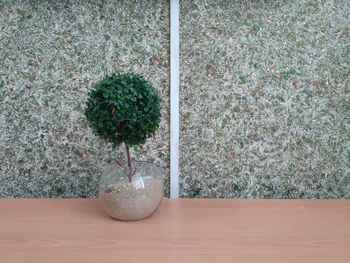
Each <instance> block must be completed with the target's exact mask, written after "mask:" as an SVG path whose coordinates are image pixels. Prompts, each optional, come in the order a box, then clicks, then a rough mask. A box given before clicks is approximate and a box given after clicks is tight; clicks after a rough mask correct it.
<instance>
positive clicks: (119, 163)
mask: <svg viewBox="0 0 350 263" xmlns="http://www.w3.org/2000/svg"><path fill="white" fill-rule="evenodd" d="M115 162H116V163H117V164H118V165H119V166H120V167H123V165H122V164H121V162H119V161H118V160H115Z"/></svg>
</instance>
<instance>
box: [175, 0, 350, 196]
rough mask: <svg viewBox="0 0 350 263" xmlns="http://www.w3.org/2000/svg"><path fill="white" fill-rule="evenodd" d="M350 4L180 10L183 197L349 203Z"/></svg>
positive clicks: (185, 5)
mask: <svg viewBox="0 0 350 263" xmlns="http://www.w3.org/2000/svg"><path fill="white" fill-rule="evenodd" d="M349 4H350V2H349V1H345V0H344V1H333V0H326V1H315V0H307V1H305V0H301V1H300V0H298V1H296V0H295V1H281V0H278V1H220V2H217V1H182V3H181V33H182V34H181V43H182V46H181V62H182V76H181V79H182V81H181V124H182V128H181V185H182V187H181V195H182V196H183V197H243V198H349V197H350V167H349V165H350V145H349V142H350V114H349V113H350V104H349V103H350V93H349V91H350V88H349V84H350V75H349V74H350V71H349V69H350V46H349V43H350V27H349V25H350V5H349Z"/></svg>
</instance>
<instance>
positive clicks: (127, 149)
mask: <svg viewBox="0 0 350 263" xmlns="http://www.w3.org/2000/svg"><path fill="white" fill-rule="evenodd" d="M125 148H126V155H127V157H128V167H129V171H128V179H129V183H131V182H132V164H131V156H130V149H129V146H128V145H127V144H125Z"/></svg>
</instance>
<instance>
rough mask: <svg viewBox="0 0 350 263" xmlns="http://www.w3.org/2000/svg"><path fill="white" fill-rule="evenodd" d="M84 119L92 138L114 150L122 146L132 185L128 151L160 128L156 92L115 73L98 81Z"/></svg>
mask: <svg viewBox="0 0 350 263" xmlns="http://www.w3.org/2000/svg"><path fill="white" fill-rule="evenodd" d="M85 116H86V118H87V120H88V122H89V124H90V127H91V128H92V131H93V132H94V134H96V135H97V136H99V137H100V138H102V139H104V140H106V141H108V142H110V143H112V145H113V147H114V148H115V147H117V146H119V145H120V144H122V143H124V144H125V149H126V154H127V162H128V168H129V169H128V172H127V176H128V179H129V182H131V181H132V175H133V173H132V161H131V156H130V147H131V146H136V145H140V144H143V143H144V142H145V141H146V139H147V138H149V137H151V136H152V135H154V133H155V131H156V129H157V128H158V127H159V122H160V98H159V95H158V92H157V90H156V89H155V88H154V87H153V86H152V85H151V84H150V83H149V82H147V81H146V80H145V79H144V78H143V77H142V76H141V75H138V74H135V73H126V74H120V73H114V74H112V75H111V76H106V77H105V78H104V79H102V80H100V81H98V82H97V83H96V84H95V87H94V88H93V89H92V90H91V91H90V93H89V97H88V101H87V107H86V110H85ZM117 163H118V164H119V165H121V164H120V162H118V161H117Z"/></svg>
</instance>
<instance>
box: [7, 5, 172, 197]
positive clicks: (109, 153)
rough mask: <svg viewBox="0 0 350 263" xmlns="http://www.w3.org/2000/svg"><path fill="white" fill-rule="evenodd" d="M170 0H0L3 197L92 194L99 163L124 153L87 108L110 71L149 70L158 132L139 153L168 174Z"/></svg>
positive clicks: (134, 152)
mask: <svg viewBox="0 0 350 263" xmlns="http://www.w3.org/2000/svg"><path fill="white" fill-rule="evenodd" d="M168 17H169V7H168V3H167V2H166V1H152V2H150V1H24V0H23V1H10V0H8V1H1V2H0V41H1V45H0V61H1V63H0V78H1V82H0V103H1V104H0V196H2V197H91V196H96V194H97V188H98V181H99V176H100V174H101V170H102V168H103V167H104V166H105V165H106V164H107V163H109V162H110V161H111V160H113V158H116V157H120V158H125V157H124V155H123V152H124V149H123V148H121V150H120V151H113V150H112V147H111V145H108V144H106V143H104V142H102V141H101V140H99V139H98V138H97V137H96V136H94V135H93V134H92V132H91V129H90V128H89V127H88V124H87V122H86V120H85V117H84V115H83V111H84V108H85V102H86V99H87V93H88V91H89V90H90V89H91V87H92V85H93V84H94V83H95V82H96V81H97V80H98V79H100V78H102V77H103V76H104V75H105V74H110V73H112V72H113V71H114V70H119V71H120V72H127V71H134V72H137V73H140V74H142V75H144V76H145V78H146V79H147V80H149V81H150V82H151V83H152V84H153V85H154V86H155V87H156V88H157V89H158V90H159V92H160V95H161V97H162V112H161V113H162V121H161V125H160V129H159V131H158V132H157V134H156V136H155V138H153V139H149V140H148V141H147V143H146V145H145V146H144V147H142V148H141V149H138V150H134V151H133V152H132V153H133V156H134V157H135V158H137V159H142V160H150V161H154V162H156V163H157V164H159V166H160V167H161V168H162V169H163V172H164V176H165V178H166V180H165V182H166V186H165V190H166V194H167V193H168V188H169V187H168V185H169V178H168V177H167V175H168V174H169V151H168V148H169V126H168V119H169V96H168V93H169V77H168V69H169V65H168V64H169V62H168V60H169V19H168Z"/></svg>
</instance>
